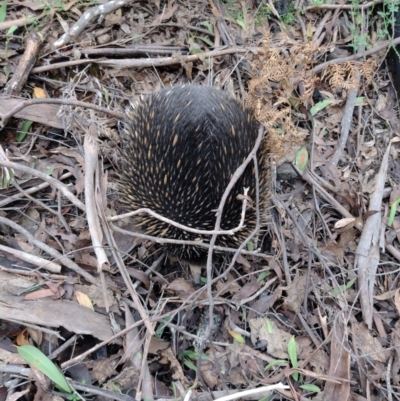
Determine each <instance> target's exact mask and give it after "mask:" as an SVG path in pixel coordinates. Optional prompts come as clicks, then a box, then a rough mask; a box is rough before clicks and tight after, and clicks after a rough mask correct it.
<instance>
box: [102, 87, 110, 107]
mask: <svg viewBox="0 0 400 401" xmlns="http://www.w3.org/2000/svg"><path fill="white" fill-rule="evenodd" d="M103 90H104V100H105V101H106V103H107V104H109V103H110V92H109V91H108V89H107V88H104V89H103Z"/></svg>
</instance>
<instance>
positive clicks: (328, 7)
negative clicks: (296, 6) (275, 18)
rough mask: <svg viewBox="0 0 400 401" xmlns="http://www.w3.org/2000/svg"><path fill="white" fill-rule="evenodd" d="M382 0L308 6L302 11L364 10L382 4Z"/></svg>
mask: <svg viewBox="0 0 400 401" xmlns="http://www.w3.org/2000/svg"><path fill="white" fill-rule="evenodd" d="M383 1H384V0H374V1H370V2H369V3H365V4H354V5H350V4H321V5H320V6H316V5H315V6H308V7H305V8H304V11H310V10H337V9H339V10H365V9H366V8H370V7H374V6H376V5H377V4H381V3H383Z"/></svg>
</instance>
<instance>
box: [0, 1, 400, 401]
mask: <svg viewBox="0 0 400 401" xmlns="http://www.w3.org/2000/svg"><path fill="white" fill-rule="evenodd" d="M396 20H398V21H399V24H400V14H399V2H398V1H388V0H374V1H371V2H365V3H361V2H358V1H355V0H354V1H352V2H347V3H342V2H340V4H339V2H337V3H336V2H335V3H330V4H327V3H325V2H324V0H310V1H308V2H307V1H306V0H296V1H293V2H287V1H281V0H278V1H276V2H274V3H273V2H272V1H270V2H261V1H257V0H247V1H245V0H243V1H235V0H226V1H222V0H221V1H213V0H185V1H177V0H169V1H163V0H152V1H136V2H134V1H127V0H120V1H109V2H101V1H96V0H95V1H92V2H82V1H77V0H72V1H70V2H67V0H48V1H44V0H40V1H29V0H25V1H23V0H8V1H5V2H3V3H2V4H0V35H1V36H0V38H1V39H0V89H1V92H0V128H1V136H0V145H1V153H0V166H1V173H2V176H1V178H2V180H1V183H2V186H1V190H0V191H1V192H0V207H1V211H0V235H1V237H0V372H1V374H2V376H1V381H0V401H1V400H17V399H22V400H31V399H35V400H38V399H41V400H48V399H61V398H67V397H69V399H74V400H78V399H96V400H106V399H113V400H133V399H137V400H139V399H144V400H147V401H149V400H152V399H157V400H160V399H182V400H183V399H185V400H189V399H191V400H195V399H199V400H209V399H220V398H221V397H224V396H227V395H229V394H231V397H232V398H231V399H238V398H240V399H247V400H311V399H312V400H325V401H342V400H343V401H345V400H353V401H362V400H372V401H378V400H390V401H392V400H399V399H400V378H399V370H400V323H399V319H398V318H399V313H400V289H399V263H400V248H399V242H400V216H399V213H397V211H398V205H399V203H400V160H399V152H400V147H399V139H400V135H399V127H400V120H399V113H398V89H400V63H399V62H398V58H397V55H398V51H397V50H396V45H397V43H400V38H399V36H400V29H397V28H396V24H395V22H396ZM187 83H194V84H197V85H211V86H216V87H218V88H221V89H224V90H227V91H230V92H232V93H234V94H235V96H236V97H237V98H238V99H241V101H243V102H245V104H246V105H247V107H249V108H251V109H252V110H253V111H254V115H255V116H256V118H257V120H258V121H259V122H260V123H261V124H262V126H263V128H264V139H263V140H264V141H265V143H266V144H267V147H268V152H269V166H270V174H271V190H270V191H271V194H272V195H271V207H270V210H269V212H268V221H269V223H268V224H267V226H266V227H263V229H262V230H261V231H260V234H259V236H258V242H257V241H256V240H255V239H253V240H252V241H251V246H247V251H246V252H243V253H242V254H236V255H235V256H234V257H233V254H232V253H226V254H225V256H224V258H223V259H221V258H214V264H213V266H211V265H210V264H209V265H208V267H207V269H203V270H202V279H201V285H200V286H196V285H195V284H194V282H193V276H192V273H191V270H190V269H189V268H188V266H187V265H186V264H185V263H182V262H181V261H179V260H175V259H174V258H171V257H170V256H169V255H168V254H167V253H166V252H165V251H164V249H163V245H162V244H160V243H156V242H154V241H151V240H149V239H147V238H146V237H143V236H140V235H137V234H135V232H137V231H138V230H137V229H135V226H134V223H133V220H132V218H129V217H125V218H122V217H120V216H121V215H122V214H124V213H126V212H127V210H126V207H124V206H123V203H122V202H121V197H120V193H119V187H118V184H117V180H118V174H119V173H120V169H121V153H120V146H121V135H120V128H121V123H120V121H121V120H123V119H124V118H125V111H126V109H127V108H128V107H130V106H129V105H130V103H132V102H134V100H135V99H137V97H138V96H146V95H149V94H150V93H152V92H155V91H158V90H160V89H162V88H168V87H172V86H175V85H182V84H187ZM262 174H264V173H262ZM261 196H263V195H261ZM210 303H211V304H212V305H213V307H212V308H211V309H210V308H209V305H210ZM210 321H211V322H212V324H211V326H210ZM210 340H212V341H210ZM29 345H30V347H29ZM16 346H19V348H18V351H17V348H16ZM37 349H40V350H41V351H42V352H43V353H44V354H45V355H47V356H48V357H49V359H50V360H52V361H53V362H54V363H55V365H57V366H58V367H59V368H60V370H61V372H62V373H63V375H61V376H62V377H66V378H67V380H68V383H69V384H67V385H66V387H67V388H65V387H63V386H62V385H60V382H58V381H57V380H61V381H62V380H63V379H62V378H61V379H56V378H55V376H56V373H55V372H56V371H57V372H59V371H58V370H57V369H56V368H55V367H54V366H52V365H48V364H47V363H48V360H47V359H45V358H44V357H42V356H41V354H40V355H39V354H36V351H37ZM42 358H43V359H42ZM26 368H29V369H26ZM57 377H58V376H57ZM54 383H57V385H55V384H54ZM71 388H72V389H73V390H71ZM61 390H63V391H64V393H62V392H61ZM65 391H66V392H67V393H65ZM71 391H73V392H72V393H70V394H69V395H68V392H71ZM66 394H67V395H66ZM225 399H227V398H224V400H225Z"/></svg>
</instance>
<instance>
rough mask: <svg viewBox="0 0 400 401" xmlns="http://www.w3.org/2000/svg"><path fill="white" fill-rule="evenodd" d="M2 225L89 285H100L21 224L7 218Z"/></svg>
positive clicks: (0, 218)
mask: <svg viewBox="0 0 400 401" xmlns="http://www.w3.org/2000/svg"><path fill="white" fill-rule="evenodd" d="M0 223H3V224H5V225H7V226H9V227H11V228H13V229H14V230H15V231H18V232H19V233H20V234H22V235H24V236H25V237H26V238H27V239H28V240H29V241H30V242H31V243H32V244H33V245H35V246H37V247H38V248H40V249H41V250H42V251H45V252H46V253H48V254H49V255H50V256H52V257H53V258H54V259H57V260H59V261H60V262H61V263H62V264H63V265H64V266H66V267H68V268H69V269H71V270H73V271H74V272H76V273H77V274H80V275H81V276H83V277H84V278H85V279H86V280H87V281H89V283H92V284H98V282H97V280H96V279H95V278H94V277H93V276H92V275H90V274H89V273H88V272H87V271H85V270H83V269H82V268H80V267H79V266H78V265H77V264H76V263H75V262H73V261H72V260H70V259H69V258H67V257H66V256H64V255H62V254H61V253H59V252H58V251H56V250H55V249H53V248H51V247H50V246H48V245H46V244H44V243H43V242H41V241H39V240H38V239H36V238H35V237H34V236H33V235H32V234H31V233H30V232H29V231H27V230H25V228H22V227H21V226H20V225H19V224H17V223H14V222H13V221H11V220H9V219H7V218H5V217H0Z"/></svg>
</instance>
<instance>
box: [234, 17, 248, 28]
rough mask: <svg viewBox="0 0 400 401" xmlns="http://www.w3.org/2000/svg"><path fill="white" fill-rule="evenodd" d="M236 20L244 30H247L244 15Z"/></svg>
mask: <svg viewBox="0 0 400 401" xmlns="http://www.w3.org/2000/svg"><path fill="white" fill-rule="evenodd" d="M236 22H237V24H238V25H239V26H240V27H241V28H242V29H243V30H244V31H247V29H246V25H245V23H244V19H243V17H241V16H240V17H238V18H236Z"/></svg>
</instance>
